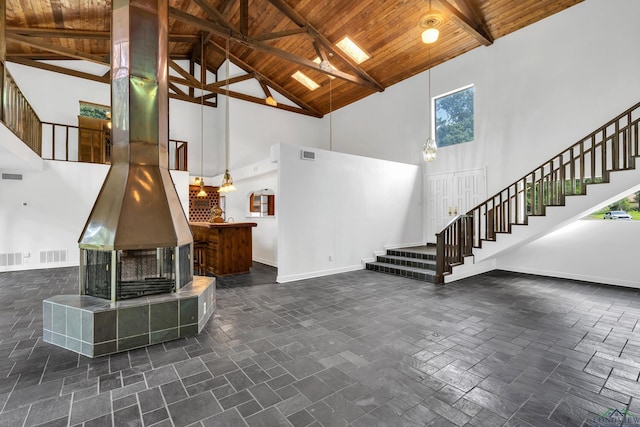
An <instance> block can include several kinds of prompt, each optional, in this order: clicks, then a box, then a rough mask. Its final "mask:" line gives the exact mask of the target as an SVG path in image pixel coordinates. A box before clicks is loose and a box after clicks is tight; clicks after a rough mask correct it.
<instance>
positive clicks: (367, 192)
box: [276, 144, 422, 282]
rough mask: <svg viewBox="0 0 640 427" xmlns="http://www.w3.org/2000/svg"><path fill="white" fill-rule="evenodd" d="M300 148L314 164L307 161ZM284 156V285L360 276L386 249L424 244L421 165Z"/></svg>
mask: <svg viewBox="0 0 640 427" xmlns="http://www.w3.org/2000/svg"><path fill="white" fill-rule="evenodd" d="M301 149H307V150H310V151H313V152H315V154H316V159H315V161H309V160H302V159H301V158H300V151H301ZM278 150H279V153H278V154H277V155H276V156H277V158H278V189H277V191H276V194H277V195H278V199H277V205H276V210H277V211H276V212H277V215H278V224H279V227H278V279H277V280H278V282H288V281H291V280H298V279H304V278H309V277H316V276H322V275H326V274H333V273H338V272H343V271H351V270H357V269H361V268H362V265H361V261H362V260H363V259H364V258H369V257H371V255H372V252H373V251H375V250H381V249H383V247H384V246H397V245H400V246H402V245H413V244H420V240H421V236H422V233H421V230H422V218H421V215H422V205H421V200H422V199H421V196H420V194H421V192H422V184H421V176H420V168H419V167H418V166H416V165H408V164H403V163H396V162H390V161H386V160H378V159H372V158H367V157H359V156H353V155H349V154H344V153H336V152H331V151H325V150H320V149H312V148H309V147H301V146H297V145H288V144H280V145H279V146H278ZM278 150H276V151H278Z"/></svg>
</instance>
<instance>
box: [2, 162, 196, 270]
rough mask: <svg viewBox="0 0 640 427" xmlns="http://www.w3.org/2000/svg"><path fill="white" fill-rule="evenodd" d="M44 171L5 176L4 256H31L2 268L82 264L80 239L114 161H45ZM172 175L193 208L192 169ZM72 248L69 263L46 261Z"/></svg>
mask: <svg viewBox="0 0 640 427" xmlns="http://www.w3.org/2000/svg"><path fill="white" fill-rule="evenodd" d="M44 163H45V165H44V170H43V171H41V172H39V171H26V172H22V175H23V179H22V180H21V181H14V180H0V200H1V201H2V203H0V254H5V253H16V252H19V253H22V254H23V255H25V254H30V256H29V257H27V258H24V260H23V264H22V265H15V266H0V271H12V270H24V269H35V268H49V267H65V266H76V265H79V254H80V251H79V249H78V238H79V237H80V233H81V232H82V229H83V227H84V225H85V222H86V220H87V218H88V216H89V213H90V212H91V208H92V207H93V204H94V202H95V199H96V197H97V196H98V192H99V191H100V188H101V186H102V182H103V181H104V178H105V177H106V176H107V171H108V170H109V166H108V165H97V164H90V163H73V162H58V161H49V160H47V161H45V162H44ZM171 176H172V178H173V180H174V183H175V185H176V188H178V189H180V191H178V195H179V196H180V201H181V203H182V207H183V209H187V208H188V203H189V199H188V197H189V195H188V180H189V176H188V174H187V172H178V171H172V172H171ZM49 250H66V251H67V260H66V262H57V263H40V256H39V254H40V251H49Z"/></svg>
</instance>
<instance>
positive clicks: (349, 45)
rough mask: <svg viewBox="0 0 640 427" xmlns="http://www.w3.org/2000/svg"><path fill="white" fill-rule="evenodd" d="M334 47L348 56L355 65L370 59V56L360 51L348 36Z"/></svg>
mask: <svg viewBox="0 0 640 427" xmlns="http://www.w3.org/2000/svg"><path fill="white" fill-rule="evenodd" d="M336 46H338V47H339V48H340V50H342V51H343V52H344V53H346V54H347V55H349V56H350V57H351V59H353V60H354V61H356V63H357V64H361V63H363V62H364V61H366V60H367V59H369V58H370V56H369V55H367V54H366V53H365V52H364V51H363V50H362V49H360V47H359V46H358V45H357V44H355V43H354V42H353V41H352V40H351V39H350V38H349V36H344V37H343V38H342V40H340V41H339V42H338V43H336Z"/></svg>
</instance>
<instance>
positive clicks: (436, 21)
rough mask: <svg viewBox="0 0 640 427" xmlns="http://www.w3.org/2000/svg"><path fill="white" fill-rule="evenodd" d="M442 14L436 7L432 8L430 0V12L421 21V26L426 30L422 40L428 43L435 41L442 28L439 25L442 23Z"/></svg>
mask: <svg viewBox="0 0 640 427" xmlns="http://www.w3.org/2000/svg"><path fill="white" fill-rule="evenodd" d="M442 21H443V17H442V14H441V13H440V12H439V11H437V10H434V9H431V0H429V12H427V15H426V16H425V17H424V18H422V20H421V21H420V26H421V27H422V28H424V29H425V30H424V31H423V32H422V41H423V42H424V43H426V44H431V43H435V42H436V41H437V40H438V37H439V36H440V30H438V27H439V26H440V24H442Z"/></svg>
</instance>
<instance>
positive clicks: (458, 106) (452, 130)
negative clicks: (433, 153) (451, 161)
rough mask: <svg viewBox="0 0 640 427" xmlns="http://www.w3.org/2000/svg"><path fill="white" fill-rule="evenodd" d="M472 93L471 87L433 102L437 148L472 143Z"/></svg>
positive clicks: (472, 88)
mask: <svg viewBox="0 0 640 427" xmlns="http://www.w3.org/2000/svg"><path fill="white" fill-rule="evenodd" d="M473 93H474V87H473V86H471V87H470V88H467V89H464V90H461V91H459V92H455V93H452V94H450V95H446V96H443V97H442V98H437V99H436V100H435V110H436V114H435V116H436V142H437V144H438V147H446V146H448V145H453V144H460V143H463V142H469V141H473Z"/></svg>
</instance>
